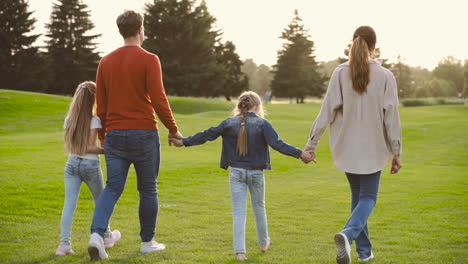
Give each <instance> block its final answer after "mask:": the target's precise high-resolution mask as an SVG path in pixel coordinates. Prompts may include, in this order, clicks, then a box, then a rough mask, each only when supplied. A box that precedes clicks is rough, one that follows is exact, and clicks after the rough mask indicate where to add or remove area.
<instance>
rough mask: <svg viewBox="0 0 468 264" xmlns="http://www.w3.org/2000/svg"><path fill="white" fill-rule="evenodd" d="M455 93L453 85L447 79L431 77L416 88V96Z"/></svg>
mask: <svg viewBox="0 0 468 264" xmlns="http://www.w3.org/2000/svg"><path fill="white" fill-rule="evenodd" d="M454 93H456V87H455V85H454V84H453V83H452V82H450V81H447V80H443V79H438V78H432V79H430V80H426V81H425V82H423V83H422V84H421V85H420V86H418V87H417V88H416V91H415V95H416V97H447V96H453V94H454Z"/></svg>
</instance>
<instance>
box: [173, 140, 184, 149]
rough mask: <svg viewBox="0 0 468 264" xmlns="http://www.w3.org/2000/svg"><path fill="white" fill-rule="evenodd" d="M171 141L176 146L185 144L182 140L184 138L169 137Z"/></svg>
mask: <svg viewBox="0 0 468 264" xmlns="http://www.w3.org/2000/svg"><path fill="white" fill-rule="evenodd" d="M169 142H171V143H172V144H174V146H176V147H178V148H180V147H183V146H184V142H183V141H182V139H176V138H169Z"/></svg>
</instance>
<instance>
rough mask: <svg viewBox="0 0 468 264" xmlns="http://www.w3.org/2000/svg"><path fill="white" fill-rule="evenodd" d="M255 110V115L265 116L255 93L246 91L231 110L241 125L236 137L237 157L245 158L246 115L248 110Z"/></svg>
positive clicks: (260, 101)
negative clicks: (238, 118)
mask: <svg viewBox="0 0 468 264" xmlns="http://www.w3.org/2000/svg"><path fill="white" fill-rule="evenodd" d="M254 108H255V110H254V111H255V113H256V114H257V115H259V116H261V117H264V116H265V111H264V110H263V105H262V100H261V99H260V96H259V95H258V94H257V93H256V92H252V91H248V92H243V93H242V94H241V95H240V96H239V99H238V102H237V105H236V107H235V108H234V110H233V114H234V115H236V116H237V115H239V117H240V121H241V125H240V128H239V134H238V136H237V152H239V155H241V156H246V155H247V154H248V144H247V129H246V122H247V113H248V112H249V110H252V109H254Z"/></svg>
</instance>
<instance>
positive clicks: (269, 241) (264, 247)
mask: <svg viewBox="0 0 468 264" xmlns="http://www.w3.org/2000/svg"><path fill="white" fill-rule="evenodd" d="M270 244H271V239H270V238H268V239H267V243H266V245H265V246H263V247H261V248H260V251H262V252H263V253H265V252H267V250H268V247H270Z"/></svg>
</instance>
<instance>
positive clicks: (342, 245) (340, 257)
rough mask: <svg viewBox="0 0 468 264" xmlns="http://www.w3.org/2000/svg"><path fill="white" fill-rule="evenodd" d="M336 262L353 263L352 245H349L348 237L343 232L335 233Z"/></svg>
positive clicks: (339, 263) (340, 263) (341, 263)
mask: <svg viewBox="0 0 468 264" xmlns="http://www.w3.org/2000/svg"><path fill="white" fill-rule="evenodd" d="M335 244H336V249H337V250H338V251H337V252H336V263H338V264H351V247H350V246H349V242H348V238H347V237H346V235H345V234H343V233H338V234H336V235H335Z"/></svg>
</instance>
